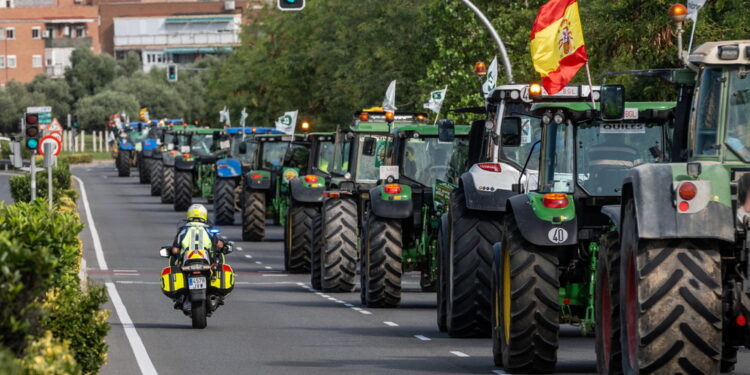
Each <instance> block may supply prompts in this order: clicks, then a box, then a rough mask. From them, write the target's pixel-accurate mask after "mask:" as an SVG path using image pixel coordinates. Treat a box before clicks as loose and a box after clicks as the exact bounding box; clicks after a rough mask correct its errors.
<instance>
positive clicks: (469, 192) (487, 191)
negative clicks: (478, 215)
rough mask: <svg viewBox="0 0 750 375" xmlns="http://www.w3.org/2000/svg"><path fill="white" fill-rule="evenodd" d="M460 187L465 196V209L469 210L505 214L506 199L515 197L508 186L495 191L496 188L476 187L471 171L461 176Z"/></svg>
mask: <svg viewBox="0 0 750 375" xmlns="http://www.w3.org/2000/svg"><path fill="white" fill-rule="evenodd" d="M495 174H497V173H495ZM461 185H462V186H463V188H464V194H465V195H466V207H467V208H469V209H471V210H480V211H493V212H505V208H506V202H507V201H508V198H510V197H512V196H514V195H517V193H514V192H513V191H511V188H510V186H509V187H508V189H507V190H504V189H497V186H483V185H478V184H477V183H476V180H475V178H474V176H473V175H472V173H471V171H469V172H466V173H464V174H462V175H461Z"/></svg>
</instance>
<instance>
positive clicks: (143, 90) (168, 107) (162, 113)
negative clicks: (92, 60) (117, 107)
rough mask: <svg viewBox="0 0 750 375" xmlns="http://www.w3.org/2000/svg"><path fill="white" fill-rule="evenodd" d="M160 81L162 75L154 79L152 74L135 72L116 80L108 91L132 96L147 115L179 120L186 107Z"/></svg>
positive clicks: (178, 97)
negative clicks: (143, 107) (147, 112)
mask: <svg viewBox="0 0 750 375" xmlns="http://www.w3.org/2000/svg"><path fill="white" fill-rule="evenodd" d="M154 71H158V70H157V69H154ZM162 72H163V71H162ZM162 81H164V75H159V76H156V77H154V75H153V74H151V75H148V74H145V73H143V72H136V73H134V74H133V75H131V76H127V77H125V76H123V77H120V78H117V79H116V80H114V81H113V82H112V83H111V84H110V85H109V87H108V90H112V91H114V92H118V93H120V94H122V95H132V96H133V97H135V100H136V102H138V103H140V104H141V105H142V106H146V107H148V111H149V113H152V114H154V115H155V116H159V117H160V118H164V117H168V118H179V117H181V116H182V115H183V114H184V112H185V110H186V109H187V108H186V107H187V106H186V105H185V102H184V101H183V98H182V97H181V95H180V94H179V93H178V92H177V90H176V89H175V88H174V87H172V86H169V85H166V84H164V83H163V82H162Z"/></svg>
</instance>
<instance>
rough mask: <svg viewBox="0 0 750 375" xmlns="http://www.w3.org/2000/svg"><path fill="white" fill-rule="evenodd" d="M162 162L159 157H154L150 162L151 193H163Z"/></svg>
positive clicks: (157, 194)
mask: <svg viewBox="0 0 750 375" xmlns="http://www.w3.org/2000/svg"><path fill="white" fill-rule="evenodd" d="M161 168H162V162H161V160H159V159H152V160H151V162H150V163H149V174H150V175H151V177H150V178H149V182H150V184H151V195H152V196H159V195H161V175H162V171H161Z"/></svg>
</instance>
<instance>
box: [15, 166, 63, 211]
mask: <svg viewBox="0 0 750 375" xmlns="http://www.w3.org/2000/svg"><path fill="white" fill-rule="evenodd" d="M71 178H72V174H71V173H70V169H69V168H68V164H67V162H66V159H59V160H58V165H57V166H56V167H53V168H52V199H53V201H57V200H58V199H60V198H61V197H63V196H70V195H71V194H73V196H75V191H72V190H71ZM8 181H9V183H10V195H11V196H12V197H13V200H15V201H16V202H28V201H30V200H31V175H29V174H21V175H17V176H12V177H10V179H8ZM36 193H37V197H40V198H46V197H47V194H48V191H47V173H46V172H44V171H42V172H38V173H37V175H36Z"/></svg>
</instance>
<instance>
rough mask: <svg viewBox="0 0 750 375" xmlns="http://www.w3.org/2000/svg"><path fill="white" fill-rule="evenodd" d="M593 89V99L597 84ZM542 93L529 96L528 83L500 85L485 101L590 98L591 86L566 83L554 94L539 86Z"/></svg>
mask: <svg viewBox="0 0 750 375" xmlns="http://www.w3.org/2000/svg"><path fill="white" fill-rule="evenodd" d="M593 89H594V100H598V99H599V90H600V87H599V86H593ZM541 90H542V95H541V96H538V97H531V96H530V95H529V85H528V84H520V85H502V86H498V87H496V88H494V89H493V90H492V91H490V94H489V95H488V96H487V101H488V102H490V103H499V102H500V100H502V99H507V100H515V101H523V102H525V103H532V102H534V103H539V102H560V101H573V100H576V99H578V100H581V101H583V100H587V99H588V100H591V99H589V98H590V97H591V87H589V86H588V85H568V86H565V88H563V89H562V90H561V91H560V92H558V93H556V94H555V95H549V94H548V93H547V90H545V89H544V88H541Z"/></svg>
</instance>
